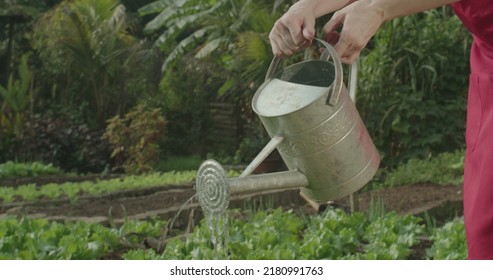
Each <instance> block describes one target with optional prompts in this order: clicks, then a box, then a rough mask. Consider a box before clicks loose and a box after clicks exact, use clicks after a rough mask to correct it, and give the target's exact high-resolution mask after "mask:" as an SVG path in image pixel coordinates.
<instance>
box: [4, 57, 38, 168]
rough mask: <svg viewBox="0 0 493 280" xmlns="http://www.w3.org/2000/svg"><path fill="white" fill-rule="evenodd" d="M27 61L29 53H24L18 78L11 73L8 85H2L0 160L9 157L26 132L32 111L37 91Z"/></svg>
mask: <svg viewBox="0 0 493 280" xmlns="http://www.w3.org/2000/svg"><path fill="white" fill-rule="evenodd" d="M27 61H28V55H24V56H23V57H22V58H21V63H20V65H19V70H18V78H17V79H16V78H14V75H11V76H10V77H9V80H8V83H7V86H6V87H3V86H2V85H0V153H1V155H0V160H6V159H7V157H8V152H9V150H10V147H11V146H12V145H15V142H16V141H15V140H16V139H17V138H19V137H20V136H21V135H22V133H23V132H24V130H25V128H26V122H27V120H28V118H29V116H30V113H32V105H33V101H34V95H35V91H34V89H33V83H32V80H33V78H32V73H31V71H30V70H29V67H28V64H27Z"/></svg>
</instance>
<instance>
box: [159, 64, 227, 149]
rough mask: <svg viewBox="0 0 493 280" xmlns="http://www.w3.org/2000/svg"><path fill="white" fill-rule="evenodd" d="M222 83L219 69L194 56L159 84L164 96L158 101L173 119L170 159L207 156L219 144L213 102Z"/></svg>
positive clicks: (168, 145) (166, 73) (175, 65)
mask: <svg viewBox="0 0 493 280" xmlns="http://www.w3.org/2000/svg"><path fill="white" fill-rule="evenodd" d="M222 80H224V78H222V77H220V72H218V70H217V67H214V65H211V64H210V63H207V62H204V61H200V60H198V59H195V58H193V57H184V58H183V59H182V62H181V63H176V64H173V65H172V66H170V67H169V68H168V69H167V70H166V72H164V75H163V78H162V80H161V82H160V85H159V87H160V90H161V92H162V95H161V96H159V97H156V99H155V102H156V103H159V104H160V105H161V106H162V107H163V108H164V112H165V114H166V119H167V120H169V125H168V135H169V137H168V139H167V140H166V143H165V148H166V154H167V155H168V156H173V155H200V156H202V157H204V156H205V153H206V152H205V151H206V150H208V147H209V146H210V144H211V143H212V142H213V141H215V139H211V137H210V136H209V134H210V133H209V132H210V130H211V127H212V125H213V124H212V120H211V114H210V110H209V102H210V101H211V100H212V99H213V95H214V89H215V88H217V87H218V86H219V83H220V82H221V81H222ZM157 98H159V99H157Z"/></svg>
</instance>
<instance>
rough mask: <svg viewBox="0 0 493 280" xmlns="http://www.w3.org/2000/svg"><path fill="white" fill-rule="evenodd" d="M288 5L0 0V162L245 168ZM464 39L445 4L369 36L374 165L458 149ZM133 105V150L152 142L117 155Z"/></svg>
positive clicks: (362, 99)
mask: <svg viewBox="0 0 493 280" xmlns="http://www.w3.org/2000/svg"><path fill="white" fill-rule="evenodd" d="M290 4H291V1H250V0H239V1H230V0H214V1H208V0H207V1H206V0H180V1H171V0H158V1H152V0H140V1H118V0H101V1H100V0H98V1H96V0H71V1H68V0H66V1H62V0H45V1H32V0H31V1H30V0H2V1H0V11H1V12H0V32H1V36H2V38H5V40H2V42H1V43H0V66H1V68H2V69H3V70H2V71H1V73H0V74H1V77H0V78H1V79H0V81H1V83H0V107H1V108H2V110H1V114H0V162H6V161H16V162H30V161H40V162H44V163H46V164H50V163H51V164H53V165H54V166H56V167H58V168H61V169H63V170H65V171H75V172H79V173H86V172H95V173H97V172H102V171H104V170H106V171H111V170H119V171H122V170H125V171H126V172H129V173H139V172H149V171H153V170H156V168H159V167H160V166H161V167H162V166H166V165H167V164H164V163H163V162H165V161H166V159H169V158H171V159H176V158H183V157H190V158H194V159H197V158H199V159H205V158H206V157H208V156H209V157H210V156H213V157H215V158H217V159H218V160H219V161H221V162H223V163H225V164H228V163H248V162H249V161H250V160H251V159H252V158H253V156H254V155H255V154H256V153H257V152H258V151H260V149H261V148H262V147H263V146H264V145H265V144H266V143H267V140H268V139H267V138H266V135H265V132H264V131H263V128H262V127H261V125H260V123H259V120H258V118H257V116H256V115H255V114H254V113H253V112H252V110H251V108H250V102H251V98H252V96H253V93H254V92H255V91H256V89H257V88H258V87H259V86H260V84H261V83H262V82H263V77H264V75H265V72H266V71H267V68H268V66H269V64H270V60H271V58H272V55H271V53H270V46H269V43H268V38H267V35H268V33H269V31H270V29H271V27H272V25H273V23H274V21H275V20H276V19H277V18H278V17H279V16H280V15H281V14H282V13H283V12H284V11H285V10H286V8H287V7H288V6H289V5H290ZM326 19H327V17H324V18H322V19H320V21H319V22H317V24H318V25H320V26H321V25H322V24H324V20H326ZM320 35H321V34H320ZM470 43H471V37H470V35H469V34H468V32H467V31H466V30H465V29H464V28H463V26H462V25H461V23H460V22H459V20H458V19H457V18H456V17H455V16H454V15H453V13H452V11H451V9H450V8H447V7H446V8H440V9H437V10H432V11H429V12H425V13H422V14H418V15H415V16H410V17H406V18H401V19H397V20H394V21H392V22H389V23H386V24H385V25H384V26H382V28H381V29H380V30H379V32H378V33H377V34H376V36H375V37H374V38H373V39H372V40H371V41H370V44H369V46H368V47H367V48H366V49H365V51H364V52H363V54H362V56H361V61H360V63H361V68H360V78H359V84H358V100H357V106H358V109H359V111H360V114H361V115H362V117H363V120H364V122H365V123H366V125H367V127H368V130H369V132H370V134H371V135H372V137H373V140H374V142H375V144H376V145H377V147H378V150H379V151H380V153H381V155H382V159H383V161H382V167H383V169H386V170H392V169H394V168H395V167H396V166H398V165H399V164H401V163H405V162H407V161H408V160H410V159H413V158H414V159H427V158H430V157H432V156H435V155H437V154H439V153H442V152H454V151H457V150H462V149H463V148H464V144H463V142H464V141H463V138H464V137H463V135H464V123H465V121H464V120H465V106H466V91H467V76H468V71H469V70H468V55H469V54H468V52H469V46H470ZM137 104H140V105H139V106H140V107H136V106H137ZM217 104H219V107H217V106H218V105H217ZM221 106H222V107H221ZM225 106H229V107H228V108H233V109H231V112H230V113H229V115H227V116H224V115H221V114H222V113H221V109H217V108H223V107H225ZM132 112H133V113H132ZM135 112H138V113H137V114H138V115H139V120H138V126H139V129H138V130H139V133H137V134H138V135H137V134H135V135H133V136H134V139H132V140H131V141H132V142H133V144H131V145H133V147H137V146H139V145H144V144H143V143H145V145H146V146H148V147H153V149H152V151H151V150H149V151H146V152H145V153H143V152H142V149H138V148H129V147H130V146H128V145H129V144H127V147H126V148H125V152H120V153H117V152H115V151H116V150H117V149H120V150H121V149H122V148H121V147H123V146H122V145H121V143H116V142H115V141H111V139H113V140H114V139H120V140H121V139H127V138H128V133H129V129H130V130H134V128H131V125H130V124H129V122H130V121H129V120H128V119H127V121H126V122H127V125H130V126H127V128H126V129H118V130H117V129H115V122H116V120H118V119H120V120H125V118H128V117H129V116H130V115H131V114H135ZM156 114H160V116H159V118H158V119H161V118H162V119H161V120H162V121H160V122H156V120H158V119H157V118H156ZM225 119H226V121H225ZM111 120H112V121H111ZM225 122H226V123H227V126H226V127H224V123H225ZM158 123H159V124H158ZM146 130H149V131H146ZM105 133H106V137H103V134H105ZM130 134H132V133H130ZM226 134H227V135H228V137H225V138H219V137H220V135H226ZM109 135H111V137H109ZM127 140H130V139H127ZM120 142H121V141H120ZM112 155H113V156H112ZM137 158H138V159H137ZM195 161H197V160H195ZM132 166H133V167H132ZM118 167H126V168H124V169H121V168H120V169H118Z"/></svg>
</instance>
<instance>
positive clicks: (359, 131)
mask: <svg viewBox="0 0 493 280" xmlns="http://www.w3.org/2000/svg"><path fill="white" fill-rule="evenodd" d="M315 40H316V41H317V42H319V43H321V44H322V45H323V46H324V47H325V50H324V52H323V53H322V55H321V57H320V59H318V60H305V61H302V62H299V63H296V64H292V65H290V66H288V67H286V68H283V69H281V70H278V69H277V68H278V67H279V64H280V61H281V59H280V58H274V59H273V61H272V63H271V65H270V67H269V69H268V71H267V74H266V79H265V82H264V83H263V84H262V85H261V86H260V87H259V89H258V90H257V92H256V93H255V95H254V97H253V100H252V107H253V110H254V111H255V113H256V114H257V115H258V116H259V118H260V120H261V122H262V124H263V126H264V128H265V129H266V131H267V132H268V134H269V136H270V137H271V140H270V142H269V143H268V144H267V145H266V146H265V147H264V148H263V150H262V151H261V152H260V153H259V154H258V156H257V157H256V158H255V159H253V161H252V162H251V163H250V164H249V165H248V166H247V168H246V169H245V170H244V171H243V173H242V174H241V175H240V176H239V177H236V178H227V176H226V172H225V171H224V169H223V168H222V166H221V165H220V164H219V163H218V162H216V161H215V160H206V161H204V162H203V163H202V165H201V166H200V168H199V170H198V176H197V180H196V190H197V194H198V199H199V203H200V205H201V206H202V209H203V210H204V211H205V212H206V213H208V214H222V213H224V212H225V211H226V210H227V207H228V204H229V198H230V196H231V194H235V193H244V192H245V193H246V192H255V191H261V190H274V189H289V188H299V189H300V190H301V192H302V193H303V194H304V195H305V196H307V197H308V198H310V199H312V200H314V201H331V200H335V199H338V198H341V197H344V196H347V195H350V194H352V193H354V192H356V191H357V190H359V189H360V188H362V187H363V186H364V185H365V184H366V183H367V182H368V181H370V180H371V178H372V177H373V176H374V175H375V173H376V171H377V170H378V166H379V163H380V156H379V154H378V151H377V149H376V148H375V145H374V144H373V142H372V140H371V138H370V136H369V134H368V131H367V129H366V127H365V125H364V124H363V122H362V120H361V118H360V116H359V114H358V111H357V110H356V107H355V104H354V99H355V92H356V76H357V70H358V69H357V64H356V63H354V64H352V65H350V71H349V72H350V75H349V76H350V77H349V79H348V80H349V90H348V89H347V88H346V86H345V85H344V82H343V69H342V63H341V61H340V58H339V56H338V54H337V52H336V51H335V49H334V48H333V47H332V46H331V45H329V44H328V43H326V42H325V41H323V40H320V39H315ZM329 59H331V60H332V62H331V61H329ZM274 149H277V150H278V151H279V154H280V155H281V157H282V159H283V161H284V163H285V165H286V166H287V167H288V169H289V170H288V171H282V172H274V173H266V174H256V175H251V173H252V172H253V171H254V170H255V169H256V167H257V166H258V165H259V164H260V163H261V162H262V161H263V160H264V159H265V158H266V157H267V156H268V155H269V154H270V153H271V152H272V151H273V150H274Z"/></svg>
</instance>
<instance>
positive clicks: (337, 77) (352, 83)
mask: <svg viewBox="0 0 493 280" xmlns="http://www.w3.org/2000/svg"><path fill="white" fill-rule="evenodd" d="M314 40H316V41H317V42H319V43H320V44H322V45H323V46H324V47H325V51H324V52H323V53H322V55H321V57H320V59H321V60H329V58H331V57H332V61H333V62H334V66H335V74H334V83H333V84H332V87H330V88H329V90H330V89H332V92H329V94H328V98H327V104H329V105H335V104H337V101H338V100H339V96H340V95H341V90H342V83H343V77H342V76H343V72H342V63H341V60H340V58H339V55H338V54H337V52H336V50H335V49H334V48H333V47H332V46H331V45H330V44H329V43H327V42H325V41H324V40H321V39H318V38H315V39H314ZM280 62H281V58H280V57H274V59H273V60H272V62H271V64H270V66H269V69H268V70H267V74H266V75H265V80H268V79H270V78H271V77H272V76H273V75H274V74H275V73H276V72H277V68H278V66H279V63H280ZM357 76H358V63H357V62H355V63H353V64H351V65H350V70H349V88H348V91H349V96H350V97H351V99H352V100H353V101H355V98H356V80H357Z"/></svg>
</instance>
